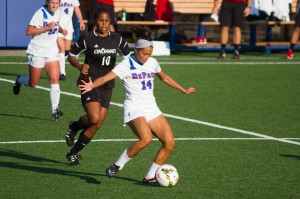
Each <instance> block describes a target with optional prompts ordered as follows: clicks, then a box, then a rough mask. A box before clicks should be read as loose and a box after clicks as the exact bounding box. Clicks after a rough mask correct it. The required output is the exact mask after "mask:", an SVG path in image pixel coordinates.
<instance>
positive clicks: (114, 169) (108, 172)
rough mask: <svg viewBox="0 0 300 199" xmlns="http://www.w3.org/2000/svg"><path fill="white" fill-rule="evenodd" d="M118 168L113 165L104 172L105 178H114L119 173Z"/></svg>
mask: <svg viewBox="0 0 300 199" xmlns="http://www.w3.org/2000/svg"><path fill="white" fill-rule="evenodd" d="M119 169H120V167H119V166H117V165H115V164H113V165H111V166H110V167H108V168H107V169H106V170H105V173H106V175H107V177H109V178H111V177H114V176H115V175H116V174H117V173H118V172H119Z"/></svg>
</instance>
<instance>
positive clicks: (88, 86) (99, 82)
mask: <svg viewBox="0 0 300 199" xmlns="http://www.w3.org/2000/svg"><path fill="white" fill-rule="evenodd" d="M116 77H117V74H116V73H114V72H112V71H110V72H109V73H107V74H106V75H104V76H103V77H99V78H97V79H96V80H95V81H94V82H92V80H91V78H90V77H89V82H85V81H84V80H81V82H82V83H83V84H81V85H79V89H80V90H82V91H84V92H83V93H82V94H84V93H86V92H88V91H90V90H92V89H93V88H96V87H99V86H102V85H103V84H105V83H106V82H108V81H110V80H112V79H115V78H116Z"/></svg>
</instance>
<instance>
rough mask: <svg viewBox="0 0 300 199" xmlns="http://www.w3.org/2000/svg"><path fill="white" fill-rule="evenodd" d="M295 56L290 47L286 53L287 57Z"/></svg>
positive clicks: (289, 58)
mask: <svg viewBox="0 0 300 199" xmlns="http://www.w3.org/2000/svg"><path fill="white" fill-rule="evenodd" d="M293 58H294V52H293V50H292V49H289V50H288V52H287V53H286V59H288V60H292V59H293Z"/></svg>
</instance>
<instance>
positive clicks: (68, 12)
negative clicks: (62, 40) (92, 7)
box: [59, 0, 80, 33]
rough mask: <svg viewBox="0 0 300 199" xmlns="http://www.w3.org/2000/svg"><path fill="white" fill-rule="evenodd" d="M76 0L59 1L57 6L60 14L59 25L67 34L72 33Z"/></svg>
mask: <svg viewBox="0 0 300 199" xmlns="http://www.w3.org/2000/svg"><path fill="white" fill-rule="evenodd" d="M79 6H80V4H79V1H78V0H61V1H60V5H59V10H60V12H61V19H60V25H61V27H63V28H64V29H67V30H68V32H70V33H71V32H74V28H73V19H72V17H73V13H74V9H75V7H79Z"/></svg>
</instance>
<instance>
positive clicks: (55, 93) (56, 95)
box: [50, 84, 60, 113]
mask: <svg viewBox="0 0 300 199" xmlns="http://www.w3.org/2000/svg"><path fill="white" fill-rule="evenodd" d="M59 99H60V89H59V84H51V88H50V100H51V107H52V113H55V111H56V110H57V109H58V104H59Z"/></svg>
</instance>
